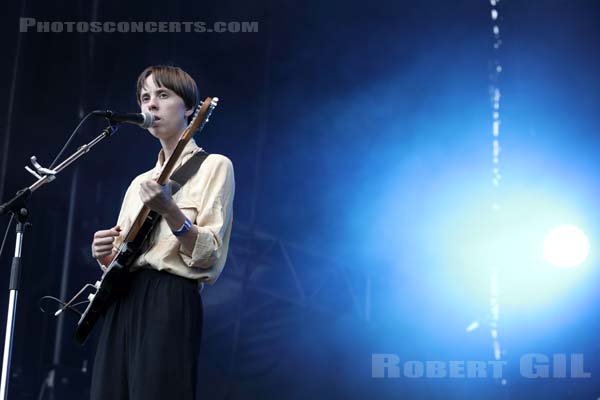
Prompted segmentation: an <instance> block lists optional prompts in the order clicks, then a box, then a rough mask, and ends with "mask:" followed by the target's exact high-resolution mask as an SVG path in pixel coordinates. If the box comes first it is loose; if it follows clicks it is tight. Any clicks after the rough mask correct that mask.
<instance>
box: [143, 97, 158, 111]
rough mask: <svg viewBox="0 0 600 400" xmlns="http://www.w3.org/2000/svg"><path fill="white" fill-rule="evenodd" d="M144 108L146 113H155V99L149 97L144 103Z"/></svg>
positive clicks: (156, 107)
mask: <svg viewBox="0 0 600 400" xmlns="http://www.w3.org/2000/svg"><path fill="white" fill-rule="evenodd" d="M146 108H147V109H148V111H156V110H157V109H158V106H157V104H156V98H155V97H151V98H150V99H149V100H148V102H147V103H146Z"/></svg>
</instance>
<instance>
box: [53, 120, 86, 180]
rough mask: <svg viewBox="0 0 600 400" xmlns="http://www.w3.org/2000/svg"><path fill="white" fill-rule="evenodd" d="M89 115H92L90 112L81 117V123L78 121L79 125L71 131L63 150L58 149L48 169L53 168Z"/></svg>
mask: <svg viewBox="0 0 600 400" xmlns="http://www.w3.org/2000/svg"><path fill="white" fill-rule="evenodd" d="M91 115H92V113H91V112H90V113H88V114H87V115H86V116H85V117H83V119H82V120H81V121H79V124H78V125H77V126H76V127H75V129H74V130H73V132H72V133H71V136H69V138H68V139H67V142H66V143H65V144H64V146H63V148H62V149H60V151H59V152H58V155H57V156H56V157H55V158H54V161H52V164H50V169H52V168H54V166H55V165H56V162H57V161H58V159H59V158H60V157H61V156H62V155H63V153H64V152H65V150H66V149H67V147H69V144H71V141H72V140H73V139H74V138H75V135H76V134H77V131H79V128H81V125H83V123H84V122H85V121H87V119H88V118H89V117H90V116H91Z"/></svg>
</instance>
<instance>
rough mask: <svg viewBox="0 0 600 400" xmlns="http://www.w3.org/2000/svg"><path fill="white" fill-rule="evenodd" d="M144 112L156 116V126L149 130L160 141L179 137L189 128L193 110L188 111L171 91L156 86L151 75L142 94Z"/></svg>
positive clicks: (180, 99)
mask: <svg viewBox="0 0 600 400" xmlns="http://www.w3.org/2000/svg"><path fill="white" fill-rule="evenodd" d="M140 103H141V109H142V112H144V111H148V112H151V113H152V114H154V125H153V126H152V127H151V128H149V129H148V130H149V131H150V133H151V134H152V135H153V136H155V137H157V138H158V139H165V140H168V139H172V138H174V137H177V138H178V137H179V135H180V134H181V133H182V132H183V130H184V129H185V127H186V126H187V117H189V116H190V115H191V114H192V110H186V109H185V104H184V102H183V99H182V98H181V97H179V96H178V95H177V94H176V93H175V92H173V91H172V90H171V89H167V88H166V87H159V86H156V84H155V83H154V79H153V77H152V75H149V76H148V77H147V78H146V80H145V82H144V87H143V88H142V91H141V93H140Z"/></svg>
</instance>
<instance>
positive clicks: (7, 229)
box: [0, 213, 15, 259]
mask: <svg viewBox="0 0 600 400" xmlns="http://www.w3.org/2000/svg"><path fill="white" fill-rule="evenodd" d="M14 218H15V215H14V214H12V213H11V214H10V219H9V220H8V225H7V226H6V232H4V239H2V245H1V246H0V259H1V258H2V251H3V250H4V244H5V243H6V238H7V237H8V231H9V230H10V226H11V225H12V222H13V219H14Z"/></svg>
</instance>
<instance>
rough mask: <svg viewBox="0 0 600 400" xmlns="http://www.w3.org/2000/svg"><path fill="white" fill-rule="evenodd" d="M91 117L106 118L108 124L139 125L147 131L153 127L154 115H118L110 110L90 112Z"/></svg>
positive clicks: (149, 113)
mask: <svg viewBox="0 0 600 400" xmlns="http://www.w3.org/2000/svg"><path fill="white" fill-rule="evenodd" d="M92 115H94V116H96V117H103V118H107V119H108V120H109V121H110V122H125V123H128V124H135V125H139V126H140V127H142V128H144V129H147V128H150V127H152V125H154V114H152V113H151V112H144V113H141V114H140V113H120V112H116V111H110V110H96V111H92Z"/></svg>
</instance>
